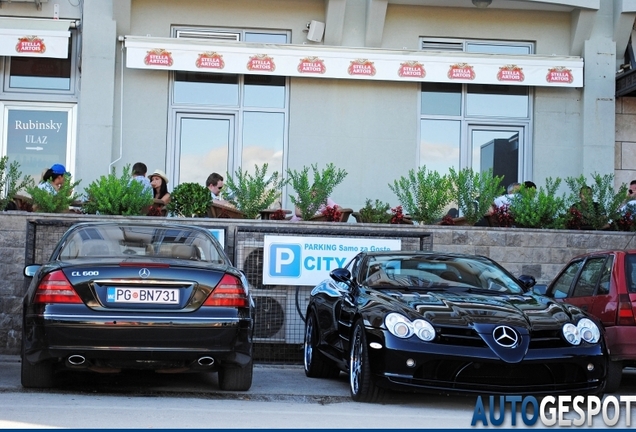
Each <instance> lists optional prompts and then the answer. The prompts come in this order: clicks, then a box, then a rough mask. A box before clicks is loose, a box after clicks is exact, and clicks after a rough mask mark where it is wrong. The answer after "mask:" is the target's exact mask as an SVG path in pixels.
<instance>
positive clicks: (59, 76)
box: [5, 33, 74, 92]
mask: <svg viewBox="0 0 636 432" xmlns="http://www.w3.org/2000/svg"><path fill="white" fill-rule="evenodd" d="M73 36H74V34H73V33H72V34H71V37H70V38H69V42H68V43H69V47H68V53H69V54H68V57H67V58H48V57H8V58H7V64H8V67H7V74H8V79H7V81H6V84H5V86H6V90H7V91H11V90H14V91H21V90H22V91H24V90H27V91H29V90H43V91H62V92H70V91H74V86H73V81H72V78H73V67H74V66H73V65H74V62H73V58H74V51H73Z"/></svg>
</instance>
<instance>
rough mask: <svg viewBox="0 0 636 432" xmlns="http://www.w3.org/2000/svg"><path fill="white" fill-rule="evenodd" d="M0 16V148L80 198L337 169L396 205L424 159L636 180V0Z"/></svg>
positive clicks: (83, 7)
mask: <svg viewBox="0 0 636 432" xmlns="http://www.w3.org/2000/svg"><path fill="white" fill-rule="evenodd" d="M0 6H2V7H1V8H0V49H2V51H0V55H2V56H3V57H2V63H3V64H2V66H3V71H4V74H3V75H2V93H1V95H0V105H1V106H2V118H1V119H0V131H1V140H2V147H1V149H2V152H1V155H8V156H9V158H10V160H17V161H19V162H20V164H21V167H22V170H23V171H24V172H26V173H28V174H30V175H33V176H34V178H36V180H37V179H39V176H40V174H41V172H42V170H43V169H44V168H46V167H49V166H51V165H52V164H53V163H60V162H61V163H65V164H66V166H67V169H68V170H69V171H71V172H72V174H73V177H74V179H75V180H80V179H81V183H80V187H82V186H87V185H88V184H89V183H90V182H92V181H93V180H95V179H97V178H98V177H99V176H101V175H105V174H108V173H109V172H111V170H112V169H113V168H115V169H116V170H117V171H118V172H121V169H122V168H123V167H124V166H125V165H127V164H130V165H132V164H133V163H135V162H138V161H142V162H144V163H146V165H147V166H148V168H149V170H152V169H154V168H158V169H161V170H164V171H165V172H166V173H167V174H168V177H169V178H170V183H169V186H170V187H171V188H172V187H174V186H175V185H177V184H180V183H183V182H199V183H202V184H203V183H204V182H205V179H206V178H207V176H208V174H210V173H211V172H213V171H216V172H219V173H221V174H223V175H225V174H226V173H229V174H230V175H232V174H233V173H234V172H235V171H236V170H237V169H238V168H239V167H241V168H242V169H244V170H248V171H249V170H251V169H253V167H254V165H255V164H257V165H262V164H263V163H268V166H269V167H270V172H272V171H274V170H276V171H279V172H285V171H286V170H287V169H292V170H299V169H302V167H304V166H309V165H312V164H317V166H318V167H322V166H324V165H325V164H327V163H329V162H333V163H334V164H335V165H336V166H337V167H338V168H343V169H345V170H346V171H347V173H348V175H347V177H346V179H345V181H344V182H343V183H342V185H340V186H339V187H338V188H337V189H336V190H335V192H334V194H333V198H334V200H335V201H336V202H337V203H339V204H340V205H342V206H344V207H351V208H354V209H357V208H360V207H362V206H363V205H364V202H365V200H366V199H367V198H369V199H376V198H377V199H380V200H383V201H385V202H389V203H391V204H392V205H397V204H398V203H397V202H396V198H395V196H394V194H393V193H392V192H391V190H390V189H389V187H388V184H389V183H392V181H393V180H394V179H397V178H399V177H401V176H403V175H405V174H406V172H407V171H408V170H410V169H417V168H419V167H421V166H426V167H427V169H431V170H436V171H439V172H440V173H446V172H448V170H449V168H451V167H452V168H454V169H461V168H464V167H471V168H473V169H475V170H485V169H488V168H492V169H493V170H494V171H495V173H496V174H499V175H504V176H505V179H504V180H505V181H506V182H512V181H525V180H532V181H534V182H535V183H537V184H539V185H541V184H543V182H544V180H545V179H546V178H548V177H553V178H554V177H561V178H566V177H569V176H579V175H581V174H583V175H586V176H589V175H591V174H593V173H600V174H613V175H615V180H616V184H617V185H618V184H621V183H625V182H629V181H630V180H631V179H632V178H636V158H634V156H636V154H635V153H636V149H633V146H634V144H635V143H636V128H634V126H632V124H633V122H632V121H631V120H632V119H633V115H634V111H635V110H632V109H631V108H630V107H632V108H633V107H634V106H635V105H636V104H634V103H633V102H631V99H632V98H631V97H629V96H625V97H622V98H621V100H618V101H617V99H616V96H615V95H616V75H617V70H619V69H620V68H621V66H622V65H623V64H624V62H625V55H624V53H625V52H626V50H627V49H628V48H629V47H630V46H631V35H632V29H633V26H634V18H635V17H636V2H635V1H630V0H561V1H557V0H543V1H534V0H492V1H488V0H268V1H262V0H180V1H178V2H174V1H167V0H90V1H83V0H67V1H65V2H64V1H60V0H48V1H47V0H30V1H29V0H22V1H17V0H13V1H11V2H5V1H0ZM288 192H291V191H288ZM283 205H284V206H285V207H286V208H291V203H289V202H288V200H287V196H286V195H285V196H284V197H283Z"/></svg>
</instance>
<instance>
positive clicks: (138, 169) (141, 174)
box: [132, 162, 152, 192]
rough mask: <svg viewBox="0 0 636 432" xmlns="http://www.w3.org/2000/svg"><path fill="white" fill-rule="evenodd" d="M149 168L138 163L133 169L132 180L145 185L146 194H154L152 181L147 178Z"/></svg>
mask: <svg viewBox="0 0 636 432" xmlns="http://www.w3.org/2000/svg"><path fill="white" fill-rule="evenodd" d="M147 172H148V167H147V166H146V164H145V163H143V162H137V163H136V164H134V165H133V167H132V178H133V180H136V181H138V182H140V183H141V184H143V185H144V192H152V185H151V184H150V180H149V179H148V177H146V173H147Z"/></svg>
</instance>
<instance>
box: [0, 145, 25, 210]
mask: <svg viewBox="0 0 636 432" xmlns="http://www.w3.org/2000/svg"><path fill="white" fill-rule="evenodd" d="M32 186H33V179H32V178H31V177H29V176H22V171H20V164H19V163H18V162H17V161H13V162H11V163H9V157H8V156H3V157H1V158H0V210H5V209H7V210H23V209H21V208H19V206H18V204H17V203H16V202H15V201H14V199H15V198H16V195H17V194H18V192H20V191H21V190H24V191H26V190H27V188H29V187H32Z"/></svg>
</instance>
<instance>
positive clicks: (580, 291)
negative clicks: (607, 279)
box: [572, 256, 606, 297]
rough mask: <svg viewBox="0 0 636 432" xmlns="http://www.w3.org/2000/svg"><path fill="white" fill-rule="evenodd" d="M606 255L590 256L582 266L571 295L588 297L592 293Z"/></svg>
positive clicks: (599, 277)
mask: <svg viewBox="0 0 636 432" xmlns="http://www.w3.org/2000/svg"><path fill="white" fill-rule="evenodd" d="M605 260H606V257H604V256H603V257H598V258H590V259H589V260H587V262H586V263H585V265H584V266H583V271H582V272H581V275H580V276H579V278H578V280H577V281H576V285H574V291H572V297H590V296H592V295H593V294H594V290H595V289H596V284H598V282H599V280H600V279H601V275H602V274H603V270H604V269H605Z"/></svg>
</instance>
